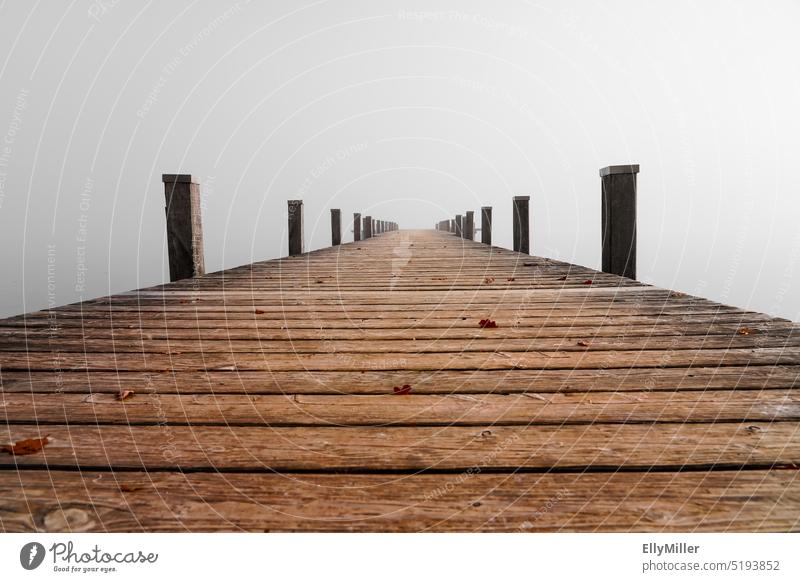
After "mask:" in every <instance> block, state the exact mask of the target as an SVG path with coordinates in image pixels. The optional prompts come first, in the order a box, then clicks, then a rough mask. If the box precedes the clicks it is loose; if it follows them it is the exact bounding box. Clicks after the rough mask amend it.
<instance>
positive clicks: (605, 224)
mask: <svg viewBox="0 0 800 582" xmlns="http://www.w3.org/2000/svg"><path fill="white" fill-rule="evenodd" d="M638 173H639V164H629V165H626V166H608V167H606V168H602V169H601V170H600V180H601V182H602V200H601V204H602V217H601V231H602V249H603V271H604V272H606V273H613V274H614V275H620V276H622V277H628V278H629V279H635V278H636V176H637V174H638Z"/></svg>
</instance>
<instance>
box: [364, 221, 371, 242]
mask: <svg viewBox="0 0 800 582" xmlns="http://www.w3.org/2000/svg"><path fill="white" fill-rule="evenodd" d="M363 230H364V232H363V233H362V234H363V235H364V240H367V239H368V238H372V217H371V216H365V217H364V229H363Z"/></svg>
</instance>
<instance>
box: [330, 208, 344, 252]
mask: <svg viewBox="0 0 800 582" xmlns="http://www.w3.org/2000/svg"><path fill="white" fill-rule="evenodd" d="M340 244H342V211H341V209H339V208H331V246H332V247H335V246H337V245H340Z"/></svg>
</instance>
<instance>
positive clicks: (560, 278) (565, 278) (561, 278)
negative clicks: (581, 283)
mask: <svg viewBox="0 0 800 582" xmlns="http://www.w3.org/2000/svg"><path fill="white" fill-rule="evenodd" d="M558 280H559V281H566V280H567V276H566V275H564V276H563V277H559V278H558Z"/></svg>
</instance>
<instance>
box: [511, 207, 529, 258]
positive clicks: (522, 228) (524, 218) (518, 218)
mask: <svg viewBox="0 0 800 582" xmlns="http://www.w3.org/2000/svg"><path fill="white" fill-rule="evenodd" d="M530 199H531V197H530V196H514V201H513V207H514V217H513V220H514V250H515V251H516V252H518V253H525V254H526V255H529V254H530V252H531V245H530V213H529V208H528V204H529V201H530Z"/></svg>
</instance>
